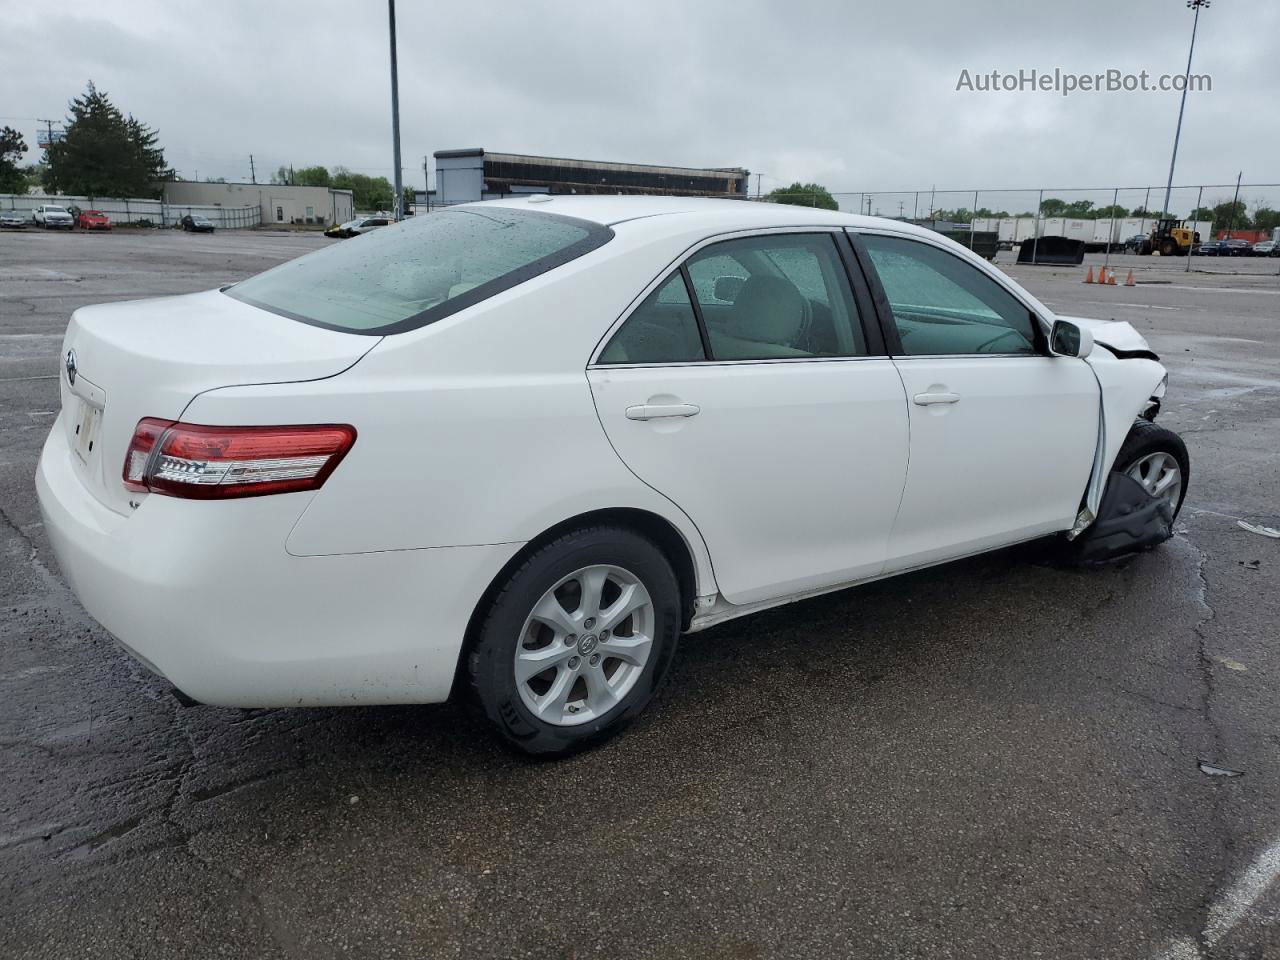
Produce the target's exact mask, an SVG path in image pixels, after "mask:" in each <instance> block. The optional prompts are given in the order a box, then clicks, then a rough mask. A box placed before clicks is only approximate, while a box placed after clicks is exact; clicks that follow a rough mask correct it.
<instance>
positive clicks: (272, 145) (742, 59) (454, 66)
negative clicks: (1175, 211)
mask: <svg viewBox="0 0 1280 960" xmlns="http://www.w3.org/2000/svg"><path fill="white" fill-rule="evenodd" d="M398 20H399V54H400V70H401V75H400V76H401V123H402V140H403V163H404V167H405V178H406V180H407V181H408V182H410V183H414V184H418V185H421V183H422V180H423V174H422V160H423V157H424V156H425V155H427V154H430V153H431V152H432V151H434V150H437V149H445V148H456V147H466V146H483V147H487V148H489V149H494V150H512V151H521V152H529V153H541V154H550V155H563V156H571V157H585V158H592V159H611V160H626V161H636V162H660V163H678V164H689V165H706V166H730V165H734V166H745V167H748V168H749V169H751V170H753V171H756V172H759V173H761V174H763V175H764V176H763V185H764V187H765V189H769V188H770V187H772V186H777V185H778V184H779V183H780V182H790V181H792V180H817V181H819V182H822V183H825V184H826V185H827V186H829V187H830V188H831V189H833V190H837V191H840V190H848V191H864V190H893V189H897V190H909V191H914V190H917V189H926V190H927V189H928V188H929V187H930V186H931V185H935V184H936V185H937V186H938V187H940V188H956V189H964V188H969V189H972V188H974V187H982V188H987V187H1026V188H1037V187H1039V186H1041V185H1044V186H1048V187H1055V188H1056V187H1064V186H1073V185H1078V186H1082V187H1104V186H1106V185H1109V184H1117V185H1138V184H1147V183H1161V182H1163V179H1164V176H1165V174H1166V172H1167V169H1168V157H1169V150H1170V147H1171V145H1172V137H1173V126H1174V122H1175V120H1176V116H1177V109H1178V103H1177V100H1178V98H1177V95H1176V94H1172V93H1160V94H1155V93H1132V94H1125V93H1113V94H1103V93H1077V94H1075V95H1073V96H1070V97H1065V98H1064V97H1062V96H1059V95H1057V94H1054V93H1031V92H1021V93H974V92H964V91H960V92H957V91H956V89H955V86H956V81H957V78H958V77H959V75H960V71H961V70H962V69H968V70H970V71H971V72H974V73H977V72H982V71H986V72H989V71H991V70H1000V71H1002V72H1016V71H1017V70H1019V69H1031V68H1035V69H1039V70H1049V71H1052V70H1053V69H1054V68H1055V67H1057V68H1060V69H1062V70H1066V71H1071V72H1075V73H1090V72H1100V71H1104V70H1106V69H1109V68H1114V69H1118V70H1121V71H1125V72H1134V73H1136V72H1138V71H1141V70H1147V71H1149V72H1151V73H1152V74H1153V75H1158V74H1161V73H1180V72H1181V71H1182V69H1183V67H1184V66H1185V62H1186V61H1185V58H1186V50H1187V42H1188V40H1189V38H1190V29H1191V13H1190V12H1189V11H1187V10H1186V9H1185V7H1184V6H1183V4H1182V3H1179V2H1172V0H1141V2H1135V3H1130V4H1124V5H1117V4H1113V3H1104V2H1085V3H1077V4H1070V5H1056V6H1052V7H1051V6H1050V5H1047V4H1018V5H1014V4H1009V3H1003V2H987V3H967V4H957V3H954V2H942V0H938V2H926V0H917V2H900V3H894V4H877V5H868V4H850V3H847V2H816V0H815V2H804V0H795V2H789V3H780V2H765V0H760V2H753V0H734V2H727V0H700V2H698V3H688V2H687V0H685V2H675V0H648V2H646V3H644V4H633V3H622V2H608V0H596V2H569V0H557V2H552V0H529V2H525V3H521V4H500V5H493V4H415V3H407V2H401V3H400V5H399V10H398ZM8 32H9V37H8V43H7V44H6V92H7V96H6V97H5V103H4V108H5V109H6V110H11V111H13V112H15V113H19V114H25V115H28V119H24V120H20V121H16V122H15V121H13V120H3V121H0V122H7V123H11V124H13V125H16V126H19V127H20V128H21V129H23V130H24V132H26V133H27V135H28V139H29V140H30V141H31V142H34V134H35V128H36V124H35V123H34V121H33V120H31V119H30V118H33V117H60V116H63V115H64V114H65V107H66V102H67V101H68V100H69V99H70V98H71V97H72V96H74V95H75V94H77V93H79V92H80V91H81V90H83V88H84V85H85V82H86V80H88V79H93V80H94V82H95V83H97V84H98V86H99V87H100V88H101V89H103V90H106V91H107V92H108V93H109V94H110V95H111V96H112V98H113V99H114V100H115V102H116V103H117V105H118V106H120V107H121V108H122V109H124V110H126V111H129V112H132V113H133V114H135V115H136V116H138V117H139V118H141V119H142V120H144V121H145V122H147V123H149V124H151V125H152V126H153V127H155V128H156V129H158V130H159V131H160V134H161V140H162V143H163V145H164V146H165V149H166V152H167V155H168V157H169V159H170V161H171V163H172V164H173V165H174V166H176V167H177V168H178V169H179V170H181V171H182V172H183V173H184V174H185V175H188V176H192V175H194V174H195V173H196V171H197V170H198V171H199V174H200V176H202V177H203V176H221V177H227V178H229V179H247V177H248V174H249V159H248V158H249V155H250V154H253V155H254V158H255V163H256V167H257V171H258V174H259V176H260V177H261V176H262V175H263V174H264V173H265V172H267V171H270V170H273V169H275V168H276V167H277V166H280V165H282V164H289V163H293V164H295V165H298V166H301V165H309V164H314V163H323V164H326V165H328V166H334V165H338V164H343V165H346V166H349V167H351V168H353V169H357V170H360V171H362V172H368V173H371V174H388V173H389V171H390V153H391V150H390V146H391V143H390V141H391V135H390V107H389V92H388V89H389V81H388V74H387V35H386V13H385V7H384V5H383V4H381V3H368V4H355V3H351V2H349V0H347V2H343V3H339V2H336V0H311V2H308V3H306V4H301V3H264V2H261V0H257V2H252V3H251V2H247V0H225V2H219V3H217V4H210V3H207V2H206V3H195V2H181V0H179V2H171V3H167V4H163V5H156V4H153V3H143V2H120V0H104V2H95V3H71V2H57V0H49V2H45V3H42V4H27V5H23V6H21V7H19V8H18V9H16V10H15V11H14V15H13V16H12V17H11V18H10V22H9V30H8ZM1278 34H1280V7H1277V6H1276V5H1272V4H1246V3H1244V2H1242V0H1220V2H1219V3H1215V4H1214V5H1213V7H1212V9H1210V10H1208V11H1207V12H1205V13H1204V14H1202V16H1201V25H1200V33H1199V37H1198V41H1197V48H1196V63H1195V71H1196V72H1206V73H1210V74H1212V76H1213V90H1212V92H1208V93H1193V94H1192V95H1191V96H1190V97H1189V98H1188V105H1187V116H1186V121H1185V125H1184V134H1183V143H1182V148H1181V151H1180V154H1179V162H1178V175H1177V180H1178V181H1180V182H1187V183H1195V182H1212V183H1221V182H1226V181H1228V180H1232V179H1234V176H1235V174H1236V172H1237V171H1238V170H1243V171H1244V172H1245V179H1246V181H1248V180H1250V179H1253V180H1255V181H1256V180H1263V179H1266V178H1268V177H1271V178H1274V177H1275V175H1274V173H1273V172H1272V171H1273V169H1274V160H1273V158H1274V157H1275V156H1276V155H1277V154H1278V153H1280V131H1277V128H1276V127H1275V125H1274V124H1271V123H1268V122H1267V120H1268V118H1269V116H1270V114H1271V105H1270V101H1271V100H1272V99H1273V96H1272V92H1271V91H1270V89H1269V87H1268V85H1267V83H1266V82H1265V78H1266V77H1268V76H1269V75H1270V74H1271V73H1272V72H1274V71H1273V67H1274V49H1273V46H1274V45H1273V43H1272V42H1271V40H1272V38H1274V37H1275V36H1277V35H1278ZM50 50H53V51H56V55H55V56H50V55H49V52H50ZM1275 193H1276V200H1277V201H1280V189H1278V190H1276V191H1275ZM1139 199H1140V198H1139ZM1136 202H1138V201H1137V200H1133V199H1130V200H1129V203H1130V205H1132V204H1133V203H1136ZM856 203H857V199H856V198H854V199H853V200H852V201H851V205H855V204H856ZM885 212H890V208H889V207H886V208H885ZM892 212H895V213H896V202H895V203H894V206H893V208H892Z"/></svg>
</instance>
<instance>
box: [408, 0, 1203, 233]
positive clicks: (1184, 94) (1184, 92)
mask: <svg viewBox="0 0 1280 960" xmlns="http://www.w3.org/2000/svg"><path fill="white" fill-rule="evenodd" d="M1198 2H1199V0H1198ZM387 11H388V14H389V16H390V24H391V151H392V154H393V155H394V158H393V162H394V163H395V168H394V169H395V184H396V203H395V207H394V208H393V210H394V211H395V215H396V219H397V220H402V219H404V185H403V183H402V182H401V179H400V78H399V75H398V73H397V71H396V0H387ZM1188 69H1190V68H1189V67H1188ZM1183 96H1186V91H1183Z"/></svg>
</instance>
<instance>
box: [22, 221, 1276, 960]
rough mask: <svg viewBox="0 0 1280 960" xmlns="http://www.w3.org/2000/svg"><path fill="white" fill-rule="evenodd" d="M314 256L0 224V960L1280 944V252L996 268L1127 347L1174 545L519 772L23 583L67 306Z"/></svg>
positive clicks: (998, 557) (933, 592)
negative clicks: (155, 651)
mask: <svg viewBox="0 0 1280 960" xmlns="http://www.w3.org/2000/svg"><path fill="white" fill-rule="evenodd" d="M328 242H330V241H325V240H323V239H322V238H319V237H316V236H314V235H299V234H271V233H266V232H238V233H226V234H224V233H221V232H219V233H218V234H215V235H212V236H188V235H182V234H178V233H173V232H171V231H166V232H137V233H126V232H125V231H117V232H115V233H114V234H111V235H82V234H78V233H77V234H71V235H67V234H56V235H49V234H44V233H40V232H34V231H27V232H25V233H17V234H3V235H0V770H2V771H3V779H2V780H0V955H3V956H5V957H13V958H41V960H46V958H63V957H65V958H72V957H75V958H84V957H112V958H114V957H130V958H152V957H157V958H158V957H164V958H169V957H184V958H185V957H191V958H209V957H236V958H240V957H244V958H303V957H305V958H330V957H378V958H387V957H431V958H435V957H446V958H447V957H466V958H471V957H480V958H505V957H531V958H564V960H569V958H574V960H577V958H588V957H600V958H631V957H636V958H650V957H651V958H669V957H696V958H725V960H729V958H734V960H752V958H773V957H874V958H908V957H911V958H914V957H929V958H934V957H939V958H946V957H966V958H968V957H972V958H982V960H990V958H1003V957H1008V958H1019V960H1022V958H1031V957H1045V958H1055V960H1061V958H1077V957H1078V958H1089V960H1098V958H1111V957H1115V958H1135V957H1139V958H1140V957H1151V958H1162V960H1166V958H1167V960H1190V958H1197V957H1214V958H1266V957H1280V923H1277V909H1278V908H1280V884H1273V882H1272V881H1273V880H1274V879H1275V877H1276V875H1277V874H1278V873H1280V737H1278V736H1277V732H1278V730H1280V724H1278V722H1277V721H1278V720H1280V698H1277V691H1278V690H1280V654H1278V653H1277V651H1276V649H1275V646H1276V645H1275V639H1276V635H1277V628H1276V624H1277V620H1278V619H1280V540H1275V539H1270V538H1267V537H1264V536H1260V535H1258V534H1255V533H1251V532H1248V531H1246V530H1244V529H1243V528H1241V527H1240V526H1239V524H1238V521H1240V520H1244V521H1246V522H1250V523H1254V524H1260V525H1265V526H1271V527H1280V469H1278V467H1277V464H1278V463H1280V458H1278V457H1277V450H1278V449H1280V366H1278V363H1280V329H1278V328H1280V277H1277V276H1276V275H1275V274H1276V270H1277V266H1280V261H1277V260H1244V259H1224V260H1213V261H1209V260H1200V259H1197V260H1195V261H1194V262H1193V263H1192V267H1193V268H1194V269H1193V271H1192V272H1189V273H1188V272H1185V270H1184V268H1185V266H1186V264H1185V262H1180V261H1173V260H1160V259H1159V258H1138V257H1128V256H1122V255H1121V256H1113V257H1112V258H1111V260H1112V266H1113V267H1115V268H1116V269H1117V272H1118V274H1119V277H1120V279H1121V280H1122V281H1123V280H1124V279H1125V275H1126V272H1127V270H1128V269H1129V268H1130V267H1132V268H1134V269H1135V271H1136V273H1137V279H1138V280H1139V281H1140V282H1139V285H1138V286H1135V287H1132V288H1127V287H1123V286H1115V287H1099V286H1096V285H1094V286H1086V285H1084V284H1082V283H1081V279H1082V277H1083V273H1084V268H1083V267H1081V268H1076V267H1071V268H1057V267H1054V268H1051V267H1017V266H1012V265H1009V264H1002V265H1004V266H1006V268H1007V269H1008V270H1009V271H1010V272H1011V273H1012V274H1013V275H1014V276H1016V277H1017V278H1018V279H1019V280H1020V281H1021V282H1022V283H1024V284H1025V285H1026V286H1027V287H1028V288H1029V289H1030V290H1031V291H1032V292H1033V293H1035V294H1036V295H1037V296H1039V297H1040V298H1041V299H1043V300H1045V301H1046V302H1047V303H1048V304H1049V305H1050V306H1051V307H1053V309H1055V310H1057V311H1059V312H1061V313H1065V314H1073V315H1082V316H1095V317H1103V318H1110V317H1115V318H1117V319H1123V320H1128V321H1130V322H1132V323H1133V324H1134V325H1135V326H1137V327H1138V329H1139V330H1141V331H1142V332H1143V333H1144V334H1145V335H1146V336H1147V337H1148V338H1149V339H1150V341H1151V343H1152V345H1153V347H1154V348H1155V349H1156V350H1157V351H1158V352H1159V353H1160V354H1161V355H1162V356H1163V358H1164V360H1165V362H1166V364H1167V365H1168V367H1169V369H1170V385H1169V391H1168V396H1167V398H1166V401H1165V409H1164V411H1163V413H1162V414H1161V418H1160V422H1161V423H1163V424H1165V425H1167V426H1169V427H1171V428H1173V429H1175V430H1178V431H1179V432H1180V433H1181V434H1182V435H1183V437H1184V438H1185V439H1186V441H1187V444H1188V447H1189V448H1190V452H1191V459H1192V473H1191V480H1190V493H1189V495H1188V498H1187V502H1186V507H1185V509H1184V511H1183V514H1182V516H1181V517H1180V520H1179V524H1178V531H1177V536H1176V537H1175V539H1174V540H1172V541H1171V542H1169V543H1168V544H1165V545H1164V546H1162V547H1161V548H1159V549H1157V550H1155V551H1152V552H1150V553H1146V554H1143V555H1141V556H1138V557H1133V558H1129V559H1126V560H1123V561H1119V562H1116V563H1112V564H1108V565H1104V566H1100V567H1095V568H1090V569H1084V570H1073V569H1062V568H1059V567H1056V566H1054V565H1053V564H1051V563H1049V562H1047V560H1046V555H1045V552H1044V551H1043V550H1042V549H1040V548H1039V547H1038V546H1036V545H1031V546H1027V547H1021V548H1017V549H1013V550H1006V551H1002V552H1000V553H996V554H991V555H988V556H984V557H981V558H977V559H974V560H969V561H964V562H960V563H955V564H950V565H948V566H945V567H940V568H936V569H932V570H927V571H924V572H920V573H916V574H912V575H908V576H905V577H901V578H897V579H894V580H889V581H884V582H881V583H877V584H873V585H870V586H867V587H863V588H859V589H855V590H849V591H845V592H842V593H839V594H834V595H830V596H827V597H823V598H819V599H815V600H810V601H806V602H803V603H798V604H794V605H791V606H787V607H784V608H780V609H777V610H774V611H770V612H768V613H764V614H760V615H757V616H754V617H750V618H747V619H744V620H740V621H736V622H733V623H729V624H725V625H723V626H720V627H717V628H715V629H713V630H710V631H707V632H705V633H701V634H696V635H694V636H690V637H687V638H685V639H684V641H683V642H682V646H681V649H680V651H679V653H678V654H677V657H676V661H675V664H674V668H673V676H672V682H671V684H670V685H669V686H668V688H667V690H666V692H665V694H664V696H663V697H662V699H661V700H660V701H659V702H657V703H655V704H654V705H653V706H652V707H651V709H650V711H649V712H648V714H647V715H646V716H645V718H643V719H642V720H641V721H640V722H639V723H638V724H637V725H636V726H635V727H633V728H632V729H631V730H630V731H629V732H628V733H627V734H626V735H625V736H623V737H621V738H620V739H617V740H615V741H613V742H611V743H609V744H608V745H606V746H604V747H602V748H600V749H598V750H595V751H593V752H590V753H587V754H584V755H581V756H578V757H574V758H572V759H569V760H566V761H562V762H556V763H533V762H529V761H526V760H523V759H521V758H518V757H515V756H513V755H511V754H510V753H508V752H506V751H505V750H503V749H502V748H500V747H499V746H497V745H496V744H495V742H494V741H493V740H492V739H491V738H490V737H489V736H488V734H487V733H486V732H485V730H484V729H483V728H482V727H481V726H480V725H479V724H478V723H477V722H476V721H475V720H473V719H472V717H471V715H470V714H469V712H468V711H467V710H466V709H465V708H464V707H463V706H462V705H460V704H457V703H448V704H444V705H439V706H431V707H397V708H367V709H365V708H359V709H357V708H351V709H341V710H339V709H332V710H254V711H241V710H229V709H218V708H213V707H204V706H197V707H184V706H183V705H182V704H181V703H179V702H178V701H177V700H176V699H175V698H174V697H173V696H171V694H170V693H169V691H168V689H167V686H166V684H165V683H164V682H163V681H161V680H159V679H157V678H155V677H154V676H151V675H150V674H148V673H147V672H146V671H145V670H144V669H142V668H141V667H139V666H138V665H137V664H135V663H134V662H132V661H131V660H130V659H129V658H128V657H127V656H126V655H125V654H124V653H122V652H121V651H120V650H119V649H118V648H117V647H116V646H115V645H114V644H113V643H112V641H111V640H110V638H109V637H107V636H106V635H105V634H104V632H103V631H102V630H101V628H99V627H98V626H97V625H96V624H94V623H93V622H92V621H91V620H90V619H89V618H88V617H87V616H86V615H85V613H84V612H83V611H82V610H81V609H80V607H79V605H78V604H77V603H76V601H75V599H74V598H73V597H72V595H71V594H70V592H69V591H68V590H67V588H66V587H65V586H64V585H63V584H62V582H61V580H60V579H59V575H58V571H57V566H56V562H55V561H54V559H53V557H52V556H51V553H50V551H49V547H48V542H47V540H46V537H45V534H44V531H43V529H42V526H41V522H40V516H39V511H38V508H37V505H36V501H35V493H34V490H33V486H32V475H33V473H34V470H35V462H36V458H37V455H38V452H39V448H40V444H41V442H42V441H43V438H44V436H45V434H46V433H47V432H48V430H49V427H50V424H51V423H52V421H53V418H54V416H55V415H56V409H57V404H58V394H57V380H56V376H57V369H58V368H57V360H58V353H59V345H60V341H61V336H62V332H63V329H64V327H65V325H66V321H67V318H68V316H69V314H70V313H71V311H72V310H73V309H75V308H76V307H78V306H80V305H82V304H88V303H96V302H101V301H105V300H121V299H132V298H137V297H145V296H155V295H162V294H172V293H182V292H187V291H193V290H201V289H208V288H211V287H215V286H218V285H220V284H223V283H226V282H230V281H233V280H235V279H237V278H240V277H244V276H247V275H249V274H251V273H254V272H257V271H259V270H261V269H263V268H265V267H267V266H270V265H272V264H274V263H278V262H281V261H283V260H286V259H289V258H291V257H293V256H297V255H298V254H300V253H303V252H306V251H308V250H311V249H315V248H317V247H320V246H322V245H324V244H326V243H328ZM1089 259H1090V262H1092V263H1095V264H1096V263H1099V262H1101V260H1102V257H1101V256H1099V257H1096V258H1095V257H1092V256H1091V257H1090V258H1089ZM1002 260H1004V261H1009V260H1011V258H1010V257H1009V255H1007V254H1006V255H1003V256H1002ZM1012 479H1013V478H1011V482H1012ZM193 548H198V545H193ZM146 600H147V598H146V597H145V595H143V596H139V597H138V598H137V602H139V603H145V602H146ZM233 602H235V601H234V598H231V597H225V596H221V595H220V594H219V593H218V592H217V590H216V585H211V590H210V597H209V604H208V607H207V609H205V610H200V611H193V615H199V616H207V617H216V616H217V615H218V609H219V607H220V606H221V605H222V604H226V603H233ZM1206 769H1207V770H1208V771H1210V772H1205V771H1206ZM1214 771H1226V772H1214Z"/></svg>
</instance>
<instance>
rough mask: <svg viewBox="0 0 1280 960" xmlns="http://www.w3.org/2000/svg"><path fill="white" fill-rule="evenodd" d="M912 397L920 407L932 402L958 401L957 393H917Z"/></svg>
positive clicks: (958, 395)
mask: <svg viewBox="0 0 1280 960" xmlns="http://www.w3.org/2000/svg"><path fill="white" fill-rule="evenodd" d="M912 399H913V400H914V401H915V402H916V403H917V404H918V405H919V406H922V407H927V406H929V405H931V404H934V403H958V402H959V401H960V394H958V393H917V394H916V395H915V396H914V397H912Z"/></svg>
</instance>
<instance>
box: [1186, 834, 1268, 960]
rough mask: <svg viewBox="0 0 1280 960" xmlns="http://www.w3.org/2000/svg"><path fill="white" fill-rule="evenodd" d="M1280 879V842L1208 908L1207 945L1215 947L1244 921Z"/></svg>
mask: <svg viewBox="0 0 1280 960" xmlns="http://www.w3.org/2000/svg"><path fill="white" fill-rule="evenodd" d="M1276 877H1280V840H1277V841H1276V842H1274V843H1272V844H1271V846H1269V847H1267V849H1265V850H1263V851H1262V853H1260V854H1258V857H1257V859H1255V860H1254V861H1253V863H1252V864H1250V865H1249V869H1248V870H1246V871H1245V872H1244V873H1242V874H1241V875H1240V877H1239V879H1237V880H1236V882H1235V883H1233V884H1232V885H1231V886H1230V887H1229V888H1228V889H1227V891H1226V892H1225V893H1224V894H1222V896H1220V897H1219V898H1218V901H1217V902H1216V903H1215V904H1213V906H1211V907H1210V908H1209V922H1208V923H1206V924H1205V927H1204V939H1205V943H1207V944H1209V946H1213V945H1214V944H1216V943H1217V942H1218V941H1219V940H1221V939H1222V938H1223V937H1225V936H1226V935H1227V934H1228V933H1230V932H1231V928H1232V927H1234V926H1235V925H1236V924H1237V923H1239V922H1240V921H1241V919H1243V918H1244V915H1245V914H1246V913H1248V912H1249V908H1250V907H1252V906H1253V905H1254V904H1255V903H1257V902H1258V899H1259V898H1260V897H1261V896H1262V895H1263V894H1264V893H1266V892H1267V889H1268V888H1269V887H1270V886H1271V884H1273V883H1274V882H1275V880H1276Z"/></svg>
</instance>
